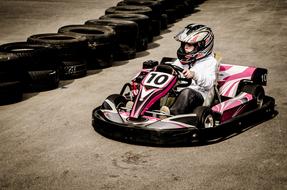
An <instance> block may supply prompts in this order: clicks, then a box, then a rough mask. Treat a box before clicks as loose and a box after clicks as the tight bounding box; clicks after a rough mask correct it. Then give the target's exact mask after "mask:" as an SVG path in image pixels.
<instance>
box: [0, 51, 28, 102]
mask: <svg viewBox="0 0 287 190" xmlns="http://www.w3.org/2000/svg"><path fill="white" fill-rule="evenodd" d="M24 78H25V72H24V68H23V66H22V65H21V62H20V61H19V58H18V56H16V55H15V54H11V53H6V52H0V105H3V104H9V103H14V102H18V101H20V100H22V96H23V84H24V83H23V81H24Z"/></svg>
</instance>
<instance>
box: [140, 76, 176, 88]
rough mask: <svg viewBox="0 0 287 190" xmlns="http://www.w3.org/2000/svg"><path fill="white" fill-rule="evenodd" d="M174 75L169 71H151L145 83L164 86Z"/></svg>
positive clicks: (156, 86) (157, 86)
mask: <svg viewBox="0 0 287 190" xmlns="http://www.w3.org/2000/svg"><path fill="white" fill-rule="evenodd" d="M173 77H174V76H173V75H170V74H167V73H160V72H150V73H149V74H148V75H147V76H146V78H145V80H144V81H143V85H145V86H150V87H154V88H162V87H164V86H167V85H168V84H169V82H170V81H171V79H172V78H173Z"/></svg>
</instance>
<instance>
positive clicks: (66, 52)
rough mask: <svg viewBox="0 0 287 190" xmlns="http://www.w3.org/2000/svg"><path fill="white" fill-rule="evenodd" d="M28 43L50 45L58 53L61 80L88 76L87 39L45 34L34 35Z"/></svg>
mask: <svg viewBox="0 0 287 190" xmlns="http://www.w3.org/2000/svg"><path fill="white" fill-rule="evenodd" d="M27 41H28V42H29V43H32V44H38V45H39V44H41V45H48V46H49V47H50V48H51V49H53V50H54V52H56V54H55V57H57V58H58V60H59V62H60V63H59V71H60V79H75V78H79V77H82V76H85V75H86V73H87V63H86V55H85V54H86V49H87V45H86V38H84V37H81V36H75V35H71V34H58V33H45V34H35V35H32V36H30V37H28V39H27Z"/></svg>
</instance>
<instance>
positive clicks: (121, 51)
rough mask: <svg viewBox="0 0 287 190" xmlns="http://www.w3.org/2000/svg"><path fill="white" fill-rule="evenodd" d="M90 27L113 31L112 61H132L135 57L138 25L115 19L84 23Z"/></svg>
mask: <svg viewBox="0 0 287 190" xmlns="http://www.w3.org/2000/svg"><path fill="white" fill-rule="evenodd" d="M85 24H86V25H92V26H110V27H112V28H113V29H114V31H115V35H116V36H115V41H114V45H115V50H114V60H116V61H121V60H127V59H133V58H135V56H136V40H137V36H138V25H137V24H136V23H135V22H132V21H125V20H117V19H106V20H104V19H94V20H88V21H86V22H85Z"/></svg>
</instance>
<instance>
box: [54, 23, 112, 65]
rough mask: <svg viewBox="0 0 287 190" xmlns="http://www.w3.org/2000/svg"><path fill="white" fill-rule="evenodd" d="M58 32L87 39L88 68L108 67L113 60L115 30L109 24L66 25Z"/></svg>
mask: <svg viewBox="0 0 287 190" xmlns="http://www.w3.org/2000/svg"><path fill="white" fill-rule="evenodd" d="M58 32H59V33H64V34H73V35H78V36H83V37H85V38H86V39H87V45H88V51H87V64H88V69H89V68H90V69H94V68H106V67H110V66H111V65H112V62H113V56H114V55H113V51H114V41H115V31H114V30H113V28H111V27H109V26H92V25H67V26H63V27H61V28H59V30H58Z"/></svg>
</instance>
